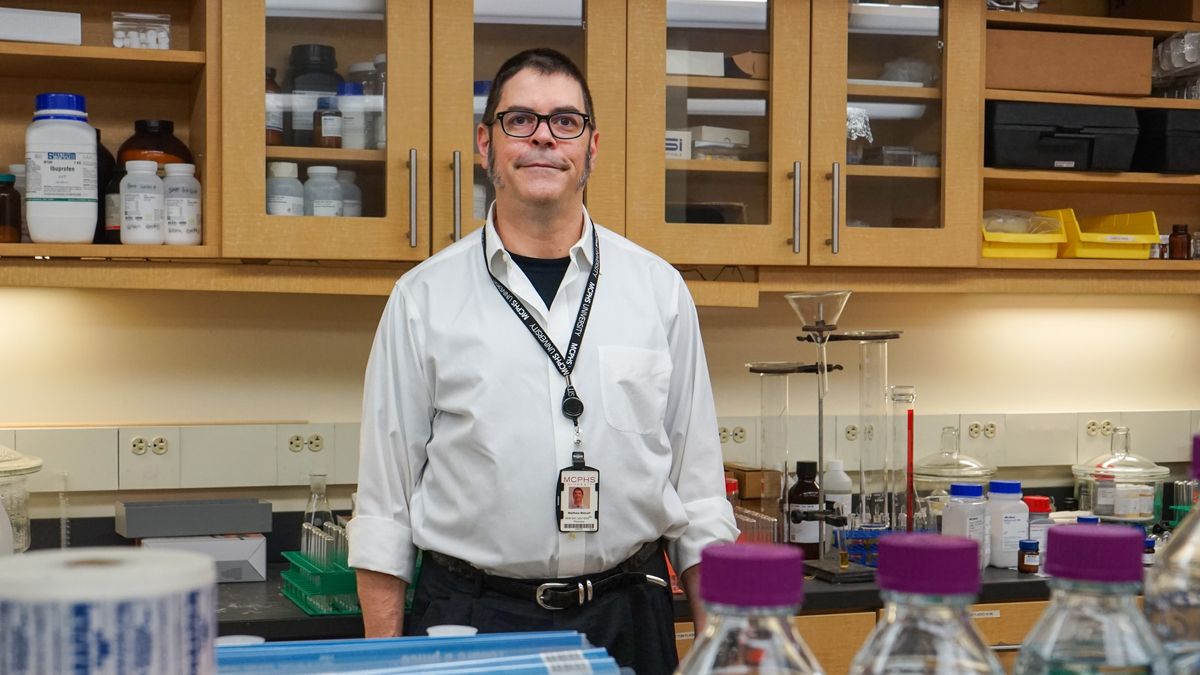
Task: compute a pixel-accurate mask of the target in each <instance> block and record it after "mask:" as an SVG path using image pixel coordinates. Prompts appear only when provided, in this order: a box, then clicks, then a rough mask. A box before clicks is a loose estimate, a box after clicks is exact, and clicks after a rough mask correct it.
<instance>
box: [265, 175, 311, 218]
mask: <svg viewBox="0 0 1200 675" xmlns="http://www.w3.org/2000/svg"><path fill="white" fill-rule="evenodd" d="M298 175H299V174H298V167H297V166H296V163H295V162H271V163H270V164H268V165H267V215H270V216H302V215H304V186H303V185H302V184H301V183H300V179H299V178H297V177H296V176H298Z"/></svg>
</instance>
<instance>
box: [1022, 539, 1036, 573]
mask: <svg viewBox="0 0 1200 675" xmlns="http://www.w3.org/2000/svg"><path fill="white" fill-rule="evenodd" d="M1041 565H1042V556H1041V555H1040V554H1039V553H1038V540H1037V539H1022V540H1021V543H1020V550H1019V551H1017V571H1018V572H1020V573H1021V574H1037V573H1038V569H1039V568H1040V567H1041Z"/></svg>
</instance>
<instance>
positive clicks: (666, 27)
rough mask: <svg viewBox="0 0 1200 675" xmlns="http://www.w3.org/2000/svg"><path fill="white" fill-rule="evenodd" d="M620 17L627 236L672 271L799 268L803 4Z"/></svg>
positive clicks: (694, 5)
mask: <svg viewBox="0 0 1200 675" xmlns="http://www.w3.org/2000/svg"><path fill="white" fill-rule="evenodd" d="M629 12H630V16H629V36H630V37H629V39H630V45H631V48H634V49H635V50H636V52H637V53H638V54H640V55H641V56H639V58H638V59H637V60H636V61H634V60H631V62H630V64H629V104H628V107H629V115H628V122H627V123H628V126H629V129H628V138H629V153H630V161H629V165H628V170H627V181H628V182H627V189H626V192H627V195H628V205H627V224H626V233H627V236H629V237H630V238H631V239H633V240H635V241H637V242H638V243H639V244H642V245H643V246H646V247H647V248H649V249H651V250H653V251H655V252H657V253H658V254H659V255H662V256H663V257H664V258H666V259H667V260H669V261H670V262H672V263H676V264H706V263H708V264H770V265H798V264H804V263H805V261H806V259H807V255H808V251H807V246H806V243H807V241H806V232H807V229H806V222H805V220H806V218H805V216H806V210H807V209H806V201H807V200H806V196H805V194H804V188H805V185H806V181H807V172H808V167H807V161H806V160H807V155H808V151H807V144H806V138H807V134H808V71H809V63H808V26H809V3H808V2H807V0H744V1H738V2H730V1H729V0H659V1H657V2H636V3H630V8H629Z"/></svg>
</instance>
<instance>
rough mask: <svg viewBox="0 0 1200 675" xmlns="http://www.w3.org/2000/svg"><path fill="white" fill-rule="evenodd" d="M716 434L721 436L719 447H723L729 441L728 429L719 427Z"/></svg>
mask: <svg viewBox="0 0 1200 675" xmlns="http://www.w3.org/2000/svg"><path fill="white" fill-rule="evenodd" d="M718 432H719V433H720V435H721V445H725V444H726V443H728V442H729V439H730V436H729V427H721V428H720V429H718Z"/></svg>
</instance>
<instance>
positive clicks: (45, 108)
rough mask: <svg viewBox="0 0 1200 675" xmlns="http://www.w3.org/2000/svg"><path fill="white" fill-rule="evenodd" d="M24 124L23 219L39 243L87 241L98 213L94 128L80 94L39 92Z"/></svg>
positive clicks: (94, 229)
mask: <svg viewBox="0 0 1200 675" xmlns="http://www.w3.org/2000/svg"><path fill="white" fill-rule="evenodd" d="M36 107H37V111H36V112H35V113H34V115H33V123H32V124H30V125H29V126H28V127H27V128H26V130H25V212H26V216H25V219H26V221H27V222H28V223H29V236H30V238H31V239H33V241H35V242H38V243H64V244H90V243H91V242H92V236H93V235H94V234H95V231H96V218H97V216H98V214H99V207H98V201H97V199H98V195H99V182H100V177H99V172H98V170H97V166H96V130H95V129H94V128H92V126H91V125H89V124H88V122H87V119H88V116H87V103H86V101H85V100H84V97H83V96H82V95H80V94H65V93H46V94H38V95H37V99H36Z"/></svg>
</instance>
